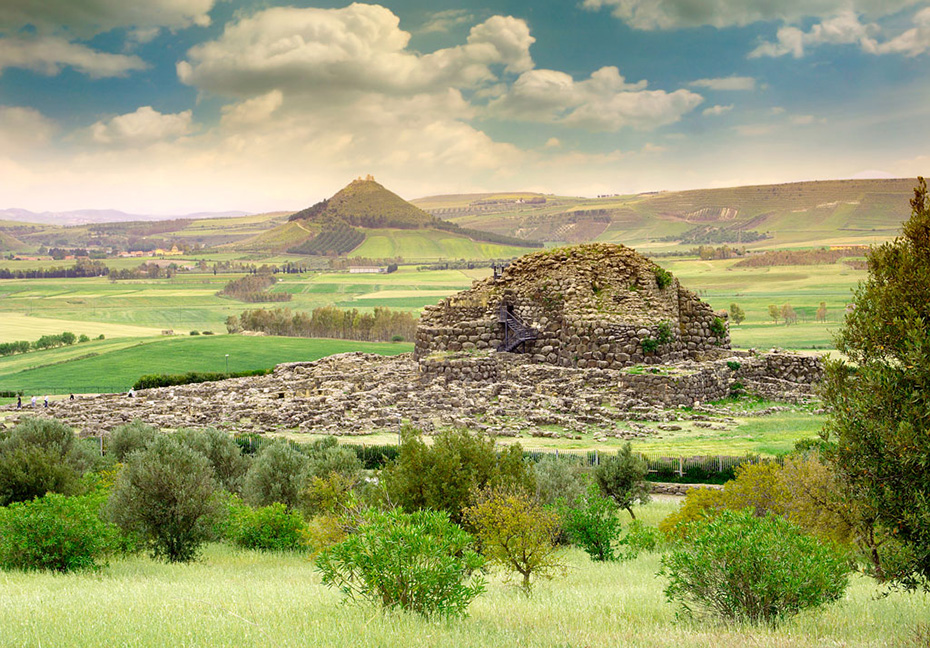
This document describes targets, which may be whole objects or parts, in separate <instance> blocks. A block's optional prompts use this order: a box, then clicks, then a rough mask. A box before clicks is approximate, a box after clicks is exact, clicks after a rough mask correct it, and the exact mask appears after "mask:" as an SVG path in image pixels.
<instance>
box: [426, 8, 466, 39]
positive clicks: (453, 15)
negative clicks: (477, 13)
mask: <svg viewBox="0 0 930 648" xmlns="http://www.w3.org/2000/svg"><path fill="white" fill-rule="evenodd" d="M471 20H472V15H471V13H469V12H468V11H467V10H466V9H448V10H446V11H437V12H435V13H433V14H430V15H429V16H428V17H427V19H426V22H425V23H424V24H423V26H422V27H420V29H418V30H417V31H418V32H420V33H421V34H429V33H434V32H447V31H449V30H451V29H452V28H453V27H457V26H458V25H464V24H465V23H468V22H471Z"/></svg>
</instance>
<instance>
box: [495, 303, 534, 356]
mask: <svg viewBox="0 0 930 648" xmlns="http://www.w3.org/2000/svg"><path fill="white" fill-rule="evenodd" d="M497 319H498V321H499V322H500V323H501V324H503V325H504V342H503V344H501V345H500V346H499V347H498V348H497V350H498V351H504V352H510V351H513V350H514V349H516V348H517V347H518V346H520V345H521V344H523V343H524V342H527V341H529V340H535V339H536V337H537V333H536V329H534V328H531V327H529V326H527V325H526V324H524V323H523V322H522V321H520V318H519V317H517V316H516V315H514V314H513V313H511V312H510V311H509V310H507V305H506V304H501V307H500V311H499V312H498V318H497Z"/></svg>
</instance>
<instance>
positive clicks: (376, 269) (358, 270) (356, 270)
mask: <svg viewBox="0 0 930 648" xmlns="http://www.w3.org/2000/svg"><path fill="white" fill-rule="evenodd" d="M386 271H387V270H386V268H382V267H380V266H349V274H382V273H384V272H386Z"/></svg>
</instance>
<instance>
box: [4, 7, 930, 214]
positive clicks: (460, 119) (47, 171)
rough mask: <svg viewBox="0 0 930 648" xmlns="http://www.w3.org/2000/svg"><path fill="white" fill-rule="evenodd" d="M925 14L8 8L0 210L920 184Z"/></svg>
mask: <svg viewBox="0 0 930 648" xmlns="http://www.w3.org/2000/svg"><path fill="white" fill-rule="evenodd" d="M928 123H930V0H497V1H495V2H490V1H485V0H459V1H458V2H451V1H450V0H396V1H389V2H384V3H383V4H364V3H354V4H342V3H336V2H310V1H304V0H294V1H293V2H291V3H287V4H285V3H282V2H278V1H277V0H2V1H0V209H2V208H12V207H19V208H24V209H30V210H33V211H64V210H71V209H120V210H123V211H127V212H132V213H140V214H164V215H169V214H186V213H192V212H200V211H226V210H243V211H250V212H265V211H275V210H297V209H300V208H303V207H306V206H308V205H310V204H313V203H315V202H317V201H318V200H321V199H322V198H325V197H328V196H330V195H332V194H333V193H335V192H336V191H337V190H339V189H340V188H341V187H342V186H344V185H346V184H347V183H348V182H349V181H350V180H352V179H353V178H355V177H357V176H360V175H367V174H373V175H374V176H375V178H376V179H377V180H378V181H379V182H381V183H382V184H384V185H385V186H386V187H388V188H389V189H391V190H393V191H395V192H396V193H398V194H400V195H401V196H403V197H404V198H407V199H413V198H418V197H423V196H427V195H435V194H447V193H474V192H486V191H539V192H543V193H555V194H562V195H577V196H596V195H601V194H628V193H638V192H643V191H659V190H678V189H690V188H711V187H723V186H738V185H747V184H770V183H781V182H793V181H801V180H823V179H839V178H864V177H868V178H873V177H878V178H881V177H913V176H917V175H924V174H930V146H928V144H930V129H928V128H927V124H928Z"/></svg>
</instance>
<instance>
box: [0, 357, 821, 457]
mask: <svg viewBox="0 0 930 648" xmlns="http://www.w3.org/2000/svg"><path fill="white" fill-rule="evenodd" d="M769 355H770V354H768V355H760V356H753V357H748V356H747V357H742V356H741V357H740V361H739V366H738V368H736V369H733V368H732V367H734V366H736V365H735V364H732V365H730V366H728V365H727V363H726V361H716V362H711V363H704V364H701V363H693V362H688V363H682V364H680V365H666V366H664V367H663V373H660V374H651V373H644V374H635V373H633V374H630V373H625V372H623V371H620V370H614V369H571V368H562V367H557V366H553V365H541V364H531V363H527V362H526V358H525V357H522V356H519V355H514V354H489V355H486V356H477V357H475V358H469V357H464V358H449V359H448V363H447V364H450V366H458V367H459V368H460V369H462V368H464V367H469V369H468V370H467V371H465V370H461V371H458V372H457V373H455V372H453V373H451V374H448V375H447V374H446V373H444V372H442V371H437V370H436V367H433V368H432V369H431V368H430V367H429V366H423V367H421V366H420V365H419V364H418V363H416V362H415V361H414V360H413V358H412V357H411V355H409V354H407V355H400V356H393V357H384V356H378V355H371V354H364V353H345V354H339V355H334V356H330V357H328V358H323V359H321V360H318V361H316V362H309V363H288V364H281V365H278V366H277V367H276V368H275V370H274V372H273V373H272V374H270V375H268V376H260V377H248V378H233V379H229V380H223V381H218V382H209V383H199V384H194V385H184V386H178V387H163V388H158V389H148V390H142V391H139V392H136V393H135V395H134V396H132V397H130V396H128V395H127V394H125V393H124V394H104V395H100V396H93V397H91V396H85V397H80V398H77V399H76V400H74V401H58V402H53V404H52V406H51V407H50V408H49V409H48V410H44V408H40V411H39V412H37V413H39V414H49V415H51V416H54V417H56V418H59V419H61V420H63V421H65V422H67V423H68V424H70V425H72V426H74V427H76V428H78V429H80V430H81V431H82V432H83V434H85V435H96V434H101V433H103V432H105V431H108V430H111V429H113V428H114V427H116V426H118V425H121V424H123V423H128V422H130V421H132V420H134V419H139V420H142V421H145V422H147V423H149V424H151V425H154V426H157V427H159V428H163V429H176V428H181V427H202V426H220V427H223V428H224V429H228V430H230V431H233V432H260V433H265V432H278V431H292V432H300V433H314V434H334V435H363V434H370V433H373V432H383V431H397V430H399V429H400V428H401V427H402V426H403V425H404V424H405V423H410V424H412V425H414V426H416V427H418V428H420V429H422V430H424V431H425V432H427V433H429V432H432V431H435V430H438V429H440V428H444V427H460V426H464V427H469V428H471V429H475V430H484V431H487V432H490V433H493V434H497V435H504V436H577V435H580V434H581V433H583V432H584V433H594V435H595V438H596V439H601V440H605V439H608V438H634V437H641V436H645V435H651V434H658V433H659V432H658V430H656V429H655V428H654V427H647V426H645V425H643V424H642V422H658V423H661V424H663V426H665V429H666V430H672V429H674V426H675V424H676V422H678V421H681V420H684V419H690V418H694V419H695V420H696V422H698V423H701V422H706V423H707V424H708V425H710V426H714V428H713V429H720V428H721V427H722V428H725V427H726V426H728V425H731V424H732V420H727V418H726V416H720V415H717V413H716V412H714V411H712V410H711V411H709V412H708V411H706V410H703V409H701V408H696V409H695V410H694V411H693V412H692V411H685V410H682V409H681V408H680V407H679V408H674V406H675V405H688V406H692V405H694V404H695V403H694V400H700V401H704V400H711V399H712V398H711V397H712V396H714V394H717V392H713V393H712V392H711V391H708V390H705V391H700V392H687V393H686V392H682V394H684V395H683V396H675V397H674V398H670V397H669V394H673V393H675V392H674V390H675V389H677V388H676V387H674V384H675V383H674V381H676V380H679V381H680V380H681V379H682V378H683V377H684V378H687V377H688V376H695V375H698V376H701V375H703V374H704V373H707V374H708V375H713V376H715V377H716V378H715V379H714V380H703V379H702V380H700V381H697V383H695V384H699V385H705V386H706V385H711V386H712V387H713V388H714V389H717V388H722V389H724V390H725V389H726V388H727V386H728V385H731V384H732V383H733V382H734V381H735V380H736V379H737V378H738V377H740V376H742V377H743V378H744V379H745V381H746V382H747V383H750V382H751V381H752V380H755V379H761V378H762V377H765V376H767V375H768V373H766V372H770V371H772V370H771V368H770V363H772V362H775V364H774V365H771V366H777V367H780V371H781V373H780V374H779V375H781V376H783V377H781V378H778V377H774V376H773V377H770V379H771V381H774V382H771V381H770V382H766V383H764V384H765V385H766V388H767V389H769V390H770V391H771V392H772V393H773V394H775V395H776V396H777V397H779V398H782V399H784V398H786V397H789V396H790V397H791V398H794V399H796V400H797V399H803V398H804V393H805V392H806V391H809V389H810V381H811V380H812V378H813V376H814V375H815V374H816V363H814V362H813V361H810V362H809V361H808V360H803V361H801V360H797V358H803V356H793V355H792V354H782V355H783V356H785V357H784V358H780V359H778V360H777V362H776V361H773V360H771V359H770V358H769ZM790 358H795V360H794V361H791V360H790ZM730 362H731V363H735V362H736V361H733V360H731V361H730ZM451 363H457V365H455V364H451ZM798 363H801V364H803V365H804V366H805V367H806V366H807V364H810V367H809V368H807V369H805V368H803V367H802V368H798V367H797V366H795V365H797V364H798ZM437 366H438V365H437ZM644 371H648V369H647V368H644ZM463 376H468V378H466V379H462V378H463ZM753 376H755V377H756V378H752V377H753ZM646 378H648V380H646ZM792 378H793V379H794V380H792ZM663 380H664V381H665V382H664V383H663V382H662V381H663ZM760 384H763V383H760ZM659 385H662V386H659ZM669 385H672V387H669ZM776 388H777V389H776ZM777 390H781V391H778V393H777V394H776V393H775V392H776V391H777ZM724 395H725V393H724ZM718 396H719V394H718ZM689 399H692V400H689ZM670 407H672V409H669V408H670ZM7 410H8V417H7V422H8V423H15V421H16V420H17V419H18V418H19V417H21V416H27V415H31V414H33V412H32V410H31V409H30V408H27V409H24V410H16V409H15V408H13V407H9V408H7Z"/></svg>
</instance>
